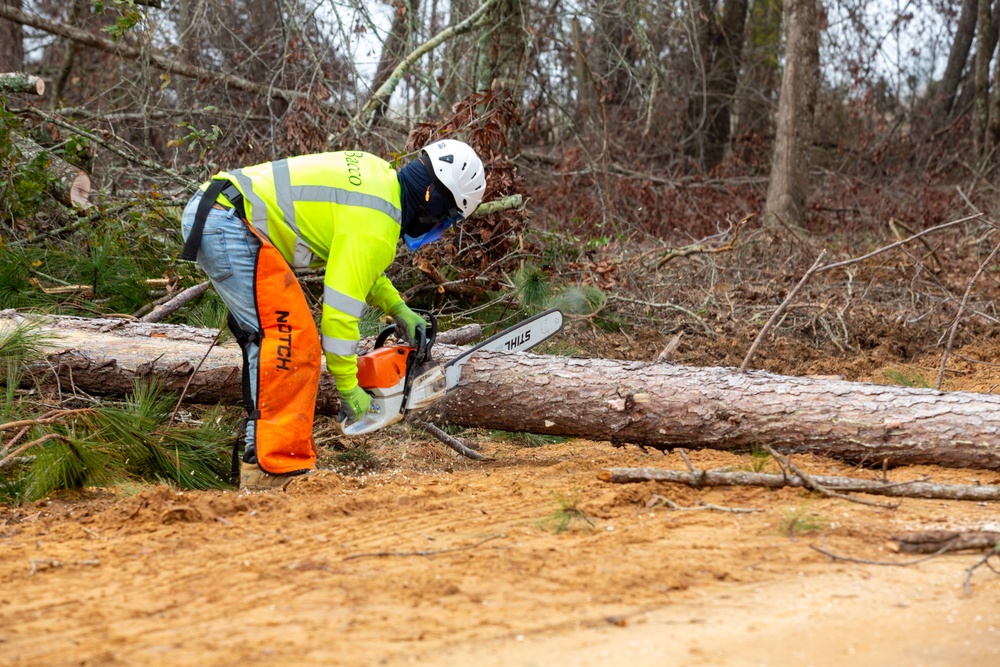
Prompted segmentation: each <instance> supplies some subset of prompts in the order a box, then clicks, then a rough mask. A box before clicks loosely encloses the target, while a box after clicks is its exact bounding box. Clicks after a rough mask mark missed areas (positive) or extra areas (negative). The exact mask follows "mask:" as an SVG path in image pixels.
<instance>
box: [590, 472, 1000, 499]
mask: <svg viewBox="0 0 1000 667" xmlns="http://www.w3.org/2000/svg"><path fill="white" fill-rule="evenodd" d="M597 478H598V479H600V480H601V481H604V482H610V483H612V484H634V483H637V482H669V483H672V484H686V485H688V486H693V487H695V488H702V487H705V486H762V487H765V488H769V489H780V488H783V487H786V486H788V487H795V488H809V482H807V481H806V480H804V479H802V478H801V477H799V476H798V475H776V474H773V473H761V472H733V471H729V472H722V471H715V470H704V471H698V472H691V471H688V472H685V471H682V470H663V469H660V468H609V469H607V470H602V471H601V472H600V473H598V475H597ZM810 479H812V480H813V481H815V482H817V483H819V484H821V485H823V486H825V487H826V488H828V489H836V490H837V491H851V492H855V493H868V494H871V495H876V496H893V497H896V498H940V499H946V500H975V501H984V500H1000V486H989V485H981V484H932V483H930V482H919V481H913V482H879V481H875V480H866V479H853V478H850V477H831V476H828V475H812V476H811V478H810Z"/></svg>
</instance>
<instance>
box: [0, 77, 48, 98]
mask: <svg viewBox="0 0 1000 667" xmlns="http://www.w3.org/2000/svg"><path fill="white" fill-rule="evenodd" d="M0 93H33V94H35V95H38V96H39V97H41V96H42V95H44V94H45V80H44V79H42V78H41V77H37V76H35V75H34V74H25V73H24V72H6V73H3V74H0Z"/></svg>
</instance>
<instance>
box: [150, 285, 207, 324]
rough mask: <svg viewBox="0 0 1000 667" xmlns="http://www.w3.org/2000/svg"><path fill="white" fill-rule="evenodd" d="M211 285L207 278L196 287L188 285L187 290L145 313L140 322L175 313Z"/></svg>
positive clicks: (157, 320) (162, 317)
mask: <svg viewBox="0 0 1000 667" xmlns="http://www.w3.org/2000/svg"><path fill="white" fill-rule="evenodd" d="M210 285H211V283H210V282H208V281H207V280H206V281H205V282H203V283H199V284H197V285H195V286H194V287H188V288H187V289H186V290H184V291H183V292H181V293H180V294H178V295H176V296H174V297H173V298H171V299H170V300H169V301H167V302H166V303H163V304H160V305H158V306H156V307H155V308H153V310H152V312H150V313H149V314H147V315H143V316H142V317H141V318H139V321H140V322H159V321H161V320H163V319H165V318H167V317H169V316H170V315H172V314H173V313H175V312H177V311H178V310H179V309H181V308H183V307H184V306H186V305H187V304H189V303H190V302H191V301H194V300H195V299H197V298H198V297H199V296H201V295H202V294H204V293H205V291H206V290H207V289H208V288H209V286H210Z"/></svg>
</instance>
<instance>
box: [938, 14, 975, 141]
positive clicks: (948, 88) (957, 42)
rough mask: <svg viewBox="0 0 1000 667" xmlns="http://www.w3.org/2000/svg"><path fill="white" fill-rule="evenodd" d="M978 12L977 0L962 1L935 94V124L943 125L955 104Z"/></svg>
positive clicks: (973, 36)
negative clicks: (945, 63)
mask: <svg viewBox="0 0 1000 667" xmlns="http://www.w3.org/2000/svg"><path fill="white" fill-rule="evenodd" d="M978 11H979V0H963V2H962V12H961V13H960V14H959V16H958V26H957V27H956V29H955V39H954V40H952V43H951V49H950V50H949V51H948V64H947V65H946V66H945V68H944V74H943V75H942V76H941V82H940V83H939V84H938V92H937V114H936V115H937V119H936V120H937V123H938V124H939V125H943V124H944V122H945V119H946V118H947V117H948V115H949V114H950V113H951V109H952V106H953V105H954V103H955V93H956V92H957V91H958V84H959V83H961V81H962V72H963V71H964V70H965V63H966V62H967V61H968V60H969V51H970V50H971V49H972V41H973V39H974V38H975V36H976V15H977V12H978Z"/></svg>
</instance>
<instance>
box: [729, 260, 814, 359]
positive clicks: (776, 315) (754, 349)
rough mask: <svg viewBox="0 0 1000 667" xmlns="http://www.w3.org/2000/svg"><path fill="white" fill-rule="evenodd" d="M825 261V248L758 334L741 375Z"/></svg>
mask: <svg viewBox="0 0 1000 667" xmlns="http://www.w3.org/2000/svg"><path fill="white" fill-rule="evenodd" d="M824 259H826V249H825V248H824V249H823V251H822V252H821V253H820V254H819V257H817V258H816V261H815V262H813V265H812V266H811V267H810V268H809V270H808V271H806V274H805V275H804V276H802V279H801V280H800V281H799V283H798V284H797V285H796V286H795V287H793V288H792V291H791V292H789V293H788V296H786V297H785V300H784V301H782V302H781V305H780V306H778V309H777V310H776V311H774V314H773V315H771V319H769V320H768V321H767V324H765V325H764V328H763V329H761V330H760V333H759V334H757V338H756V339H755V340H754V342H753V345H751V346H750V350H749V351H748V352H747V356H746V357H745V358H744V359H743V363H742V364H740V369H739V372H740V373H745V372H746V370H747V367H748V366H750V362H751V361H753V358H754V355H756V354H757V348H759V347H760V344H761V342H763V340H764V338H765V337H766V336H767V334H768V333H769V332H770V331H771V327H773V326H774V323H775V322H777V321H778V319H779V318H780V317H781V316H782V315H783V314H784V313H785V310H787V309H788V305H789V304H790V303H791V302H792V300H793V299H794V298H795V295H796V294H798V293H799V290H801V289H802V288H803V287H804V286H805V284H806V283H807V282H809V279H810V278H811V277H812V275H813V274H814V273H816V272H817V271H818V270H819V267H820V265H821V264H822V263H823V260H824Z"/></svg>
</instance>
